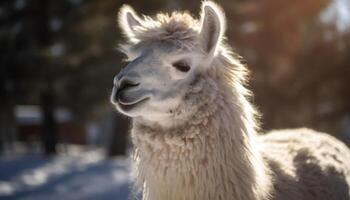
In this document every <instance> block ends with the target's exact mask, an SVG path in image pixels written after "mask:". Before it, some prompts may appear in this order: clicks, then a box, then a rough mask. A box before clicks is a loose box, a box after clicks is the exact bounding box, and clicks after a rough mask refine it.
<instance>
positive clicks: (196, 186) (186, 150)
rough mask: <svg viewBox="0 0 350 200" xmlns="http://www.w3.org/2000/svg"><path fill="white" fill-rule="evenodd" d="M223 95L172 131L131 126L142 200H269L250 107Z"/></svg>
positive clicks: (136, 124) (242, 98)
mask: <svg viewBox="0 0 350 200" xmlns="http://www.w3.org/2000/svg"><path fill="white" fill-rule="evenodd" d="M225 95H226V94H217V95H215V99H213V101H211V102H207V103H206V104H204V105H203V107H202V109H198V111H197V112H196V113H195V114H194V115H193V116H192V118H191V119H190V120H188V122H187V123H185V124H182V125H181V126H178V127H174V128H172V129H163V128H161V127H159V126H157V125H154V126H148V125H144V124H141V123H139V122H138V121H134V126H133V130H132V137H133V142H134V143H135V154H134V158H135V161H136V168H137V173H138V174H137V178H138V182H139V184H140V186H141V187H142V188H143V190H144V199H147V200H164V199H167V200H195V199H203V200H210V199H221V200H226V199H234V200H253V199H254V200H256V199H268V197H267V195H268V192H269V191H268V190H269V176H268V171H267V169H266V168H265V166H264V164H263V162H262V158H261V155H260V154H259V152H258V151H257V150H256V149H255V148H254V145H253V142H254V141H253V140H254V136H255V129H254V127H255V125H254V120H253V118H252V117H253V116H252V114H251V113H250V110H249V109H250V105H249V103H248V102H247V101H246V100H245V97H244V96H240V95H233V96H231V95H230V97H227V96H225ZM234 97H236V98H234ZM232 98H233V99H232ZM208 99H210V98H208V97H206V100H208ZM227 99H232V100H231V101H227ZM233 102H235V103H233ZM203 108H205V109H203Z"/></svg>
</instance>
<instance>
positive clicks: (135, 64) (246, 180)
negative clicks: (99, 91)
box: [111, 1, 350, 200]
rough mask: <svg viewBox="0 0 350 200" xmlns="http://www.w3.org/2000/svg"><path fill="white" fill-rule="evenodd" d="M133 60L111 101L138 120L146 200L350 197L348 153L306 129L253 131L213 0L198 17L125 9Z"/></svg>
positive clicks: (239, 68)
mask: <svg viewBox="0 0 350 200" xmlns="http://www.w3.org/2000/svg"><path fill="white" fill-rule="evenodd" d="M119 22H120V26H121V28H122V30H123V31H124V33H125V35H126V36H127V39H128V41H127V42H126V43H125V44H122V45H121V50H122V51H123V52H124V53H125V54H126V55H127V56H128V60H129V61H130V63H129V64H128V65H127V66H126V67H125V68H123V69H122V70H121V72H120V73H119V74H118V75H117V76H116V77H115V80H114V84H115V87H114V89H113V93H112V96H111V101H112V102H113V104H114V105H116V107H117V109H118V110H119V111H120V112H121V113H123V114H125V115H127V116H130V117H132V118H133V127H132V140H133V143H134V144H135V150H134V156H133V158H134V161H135V164H136V172H137V183H138V186H139V187H140V188H141V189H142V190H143V199H144V200H263V199H264V200H265V199H271V200H272V199H283V200H287V199H288V200H289V199H290V200H304V199H334V200H343V199H344V200H345V199H350V196H349V195H350V194H349V191H350V190H349V183H350V151H349V149H347V147H346V146H345V145H344V144H342V143H341V142H339V141H337V140H336V139H334V138H333V137H331V136H328V135H325V134H322V133H316V132H314V131H312V130H308V129H298V130H285V131H276V132H273V133H270V134H267V135H265V136H258V135H257V134H256V130H257V125H256V121H255V111H254V108H253V107H252V106H251V104H250V103H249V101H248V100H247V97H248V96H249V91H247V90H246V89H245V88H244V83H245V80H246V68H245V66H244V65H242V64H241V63H240V62H239V59H238V58H237V56H235V55H234V54H233V53H231V51H230V49H229V47H227V46H226V45H225V44H224V41H223V36H224V32H225V25H226V21H225V17H224V13H223V12H222V10H221V9H220V8H219V7H218V6H217V5H216V4H214V3H213V2H210V1H205V2H203V4H202V13H201V17H200V20H199V21H197V20H196V19H194V18H193V17H192V16H191V15H190V14H187V13H181V12H174V13H172V14H170V15H168V14H158V15H157V16H156V17H154V18H150V17H147V16H143V17H142V18H140V17H138V16H137V15H136V14H135V12H134V11H133V10H132V9H131V8H130V7H129V6H124V7H122V8H121V11H120V14H119Z"/></svg>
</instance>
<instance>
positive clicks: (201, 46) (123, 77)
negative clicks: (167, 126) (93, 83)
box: [111, 1, 225, 122]
mask: <svg viewBox="0 0 350 200" xmlns="http://www.w3.org/2000/svg"><path fill="white" fill-rule="evenodd" d="M119 24H120V27H121V29H122V30H123V32H124V34H125V35H126V37H127V40H128V41H127V42H126V43H124V44H121V45H120V47H121V48H120V49H121V51H122V52H123V53H125V54H126V56H127V61H128V64H127V65H126V66H125V67H124V68H123V69H122V70H121V71H120V72H119V74H117V75H116V76H115V79H114V88H113V92H112V95H111V101H112V103H113V104H114V105H115V106H116V108H117V109H118V110H119V111H120V112H121V113H123V114H125V115H127V116H130V117H133V118H139V119H143V120H146V121H147V120H149V121H158V122H159V121H161V120H165V119H169V120H171V116H172V115H173V111H174V110H175V109H176V108H177V107H178V106H179V105H180V104H182V103H183V102H184V96H185V95H186V94H187V92H188V90H189V88H191V87H190V85H191V84H193V82H194V81H198V80H196V79H198V77H200V76H201V74H203V73H206V72H207V70H209V69H210V68H211V67H212V62H214V61H215V58H216V57H217V56H218V54H220V46H221V45H220V43H221V41H222V37H223V33H224V30H225V18H224V14H223V12H222V11H221V9H220V8H219V7H218V6H217V5H215V4H214V3H212V2H210V1H205V2H204V3H203V5H202V13H201V17H200V20H199V21H198V20H196V19H194V18H192V17H191V15H189V14H187V13H179V12H174V13H172V14H170V15H168V14H158V15H157V16H156V17H154V18H150V17H147V16H143V17H142V18H140V17H139V16H138V15H137V14H136V13H135V11H134V10H133V9H132V8H131V7H129V6H123V7H122V8H121V10H120V13H119ZM188 112H190V111H188Z"/></svg>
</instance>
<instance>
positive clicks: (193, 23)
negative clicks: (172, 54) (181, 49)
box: [135, 12, 199, 43]
mask: <svg viewBox="0 0 350 200" xmlns="http://www.w3.org/2000/svg"><path fill="white" fill-rule="evenodd" d="M198 30H199V22H198V20H197V19H195V18H193V17H192V16H191V15H190V14H189V13H187V12H173V13H171V14H168V13H159V14H157V15H156V16H155V17H154V18H150V17H145V19H144V23H142V25H141V26H140V27H138V28H136V30H135V38H136V39H137V40H139V41H142V42H175V43H181V42H193V41H195V39H196V36H198Z"/></svg>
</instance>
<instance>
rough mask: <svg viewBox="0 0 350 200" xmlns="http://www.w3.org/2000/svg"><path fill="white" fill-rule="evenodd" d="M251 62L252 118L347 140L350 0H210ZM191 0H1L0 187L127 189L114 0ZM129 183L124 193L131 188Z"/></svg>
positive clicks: (22, 192) (41, 192) (139, 4)
mask: <svg viewBox="0 0 350 200" xmlns="http://www.w3.org/2000/svg"><path fill="white" fill-rule="evenodd" d="M216 2H217V3H219V4H220V5H221V6H222V7H223V8H224V10H225V12H226V16H227V20H228V25H227V33H226V35H227V38H228V40H227V41H228V43H229V44H230V45H231V46H232V47H233V49H234V50H235V52H236V53H238V54H240V55H241V56H243V58H244V59H245V61H246V63H247V65H248V67H249V69H250V70H251V71H252V76H251V81H250V86H249V89H251V90H252V91H253V93H254V98H253V102H254V104H255V105H256V106H257V108H258V109H259V110H260V111H261V113H262V114H263V115H262V118H261V122H262V129H263V130H264V131H268V130H271V129H280V128H292V127H303V126H305V127H310V128H314V129H316V130H319V131H324V132H328V133H330V134H332V135H334V136H335V137H337V138H339V139H341V140H342V141H344V142H345V143H347V144H350V84H349V82H350V1H349V0H294V1H289V0H234V1H232V0H217V1H216ZM124 3H127V4H130V5H131V6H133V7H134V9H135V10H136V11H137V12H138V13H140V14H146V15H154V14H155V13H156V12H158V11H168V12H171V11H173V10H188V11H190V12H191V13H193V15H194V16H196V17H198V13H199V8H200V1H198V0H193V1H185V0H179V1H174V0H173V1H171V0H147V1H136V0H131V1H119V0H104V1H98V0H60V1H54V0H2V1H1V3H0V46H1V49H2V50H1V54H0V58H1V59H0V63H1V66H0V77H1V78H0V199H36V200H37V199H128V196H129V195H130V194H131V193H132V192H130V187H131V186H130V180H131V178H132V177H131V176H132V175H130V174H131V173H130V163H129V161H128V159H126V157H127V156H126V155H127V154H128V152H129V149H130V144H129V143H130V142H129V140H128V130H129V128H130V125H129V119H127V118H126V117H123V116H120V115H119V114H118V113H116V112H115V111H114V109H113V107H112V106H111V105H110V103H109V95H110V92H111V89H112V80H113V77H114V75H115V74H117V73H118V71H119V69H120V68H121V67H122V66H123V65H124V64H123V63H122V62H121V61H122V58H123V55H122V54H121V53H119V52H118V51H117V50H116V48H115V47H116V46H117V44H118V42H119V41H121V40H122V39H123V38H122V35H121V31H120V29H119V27H117V23H116V15H117V12H118V9H119V8H120V6H121V5H122V4H124ZM131 195H132V194H131Z"/></svg>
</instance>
